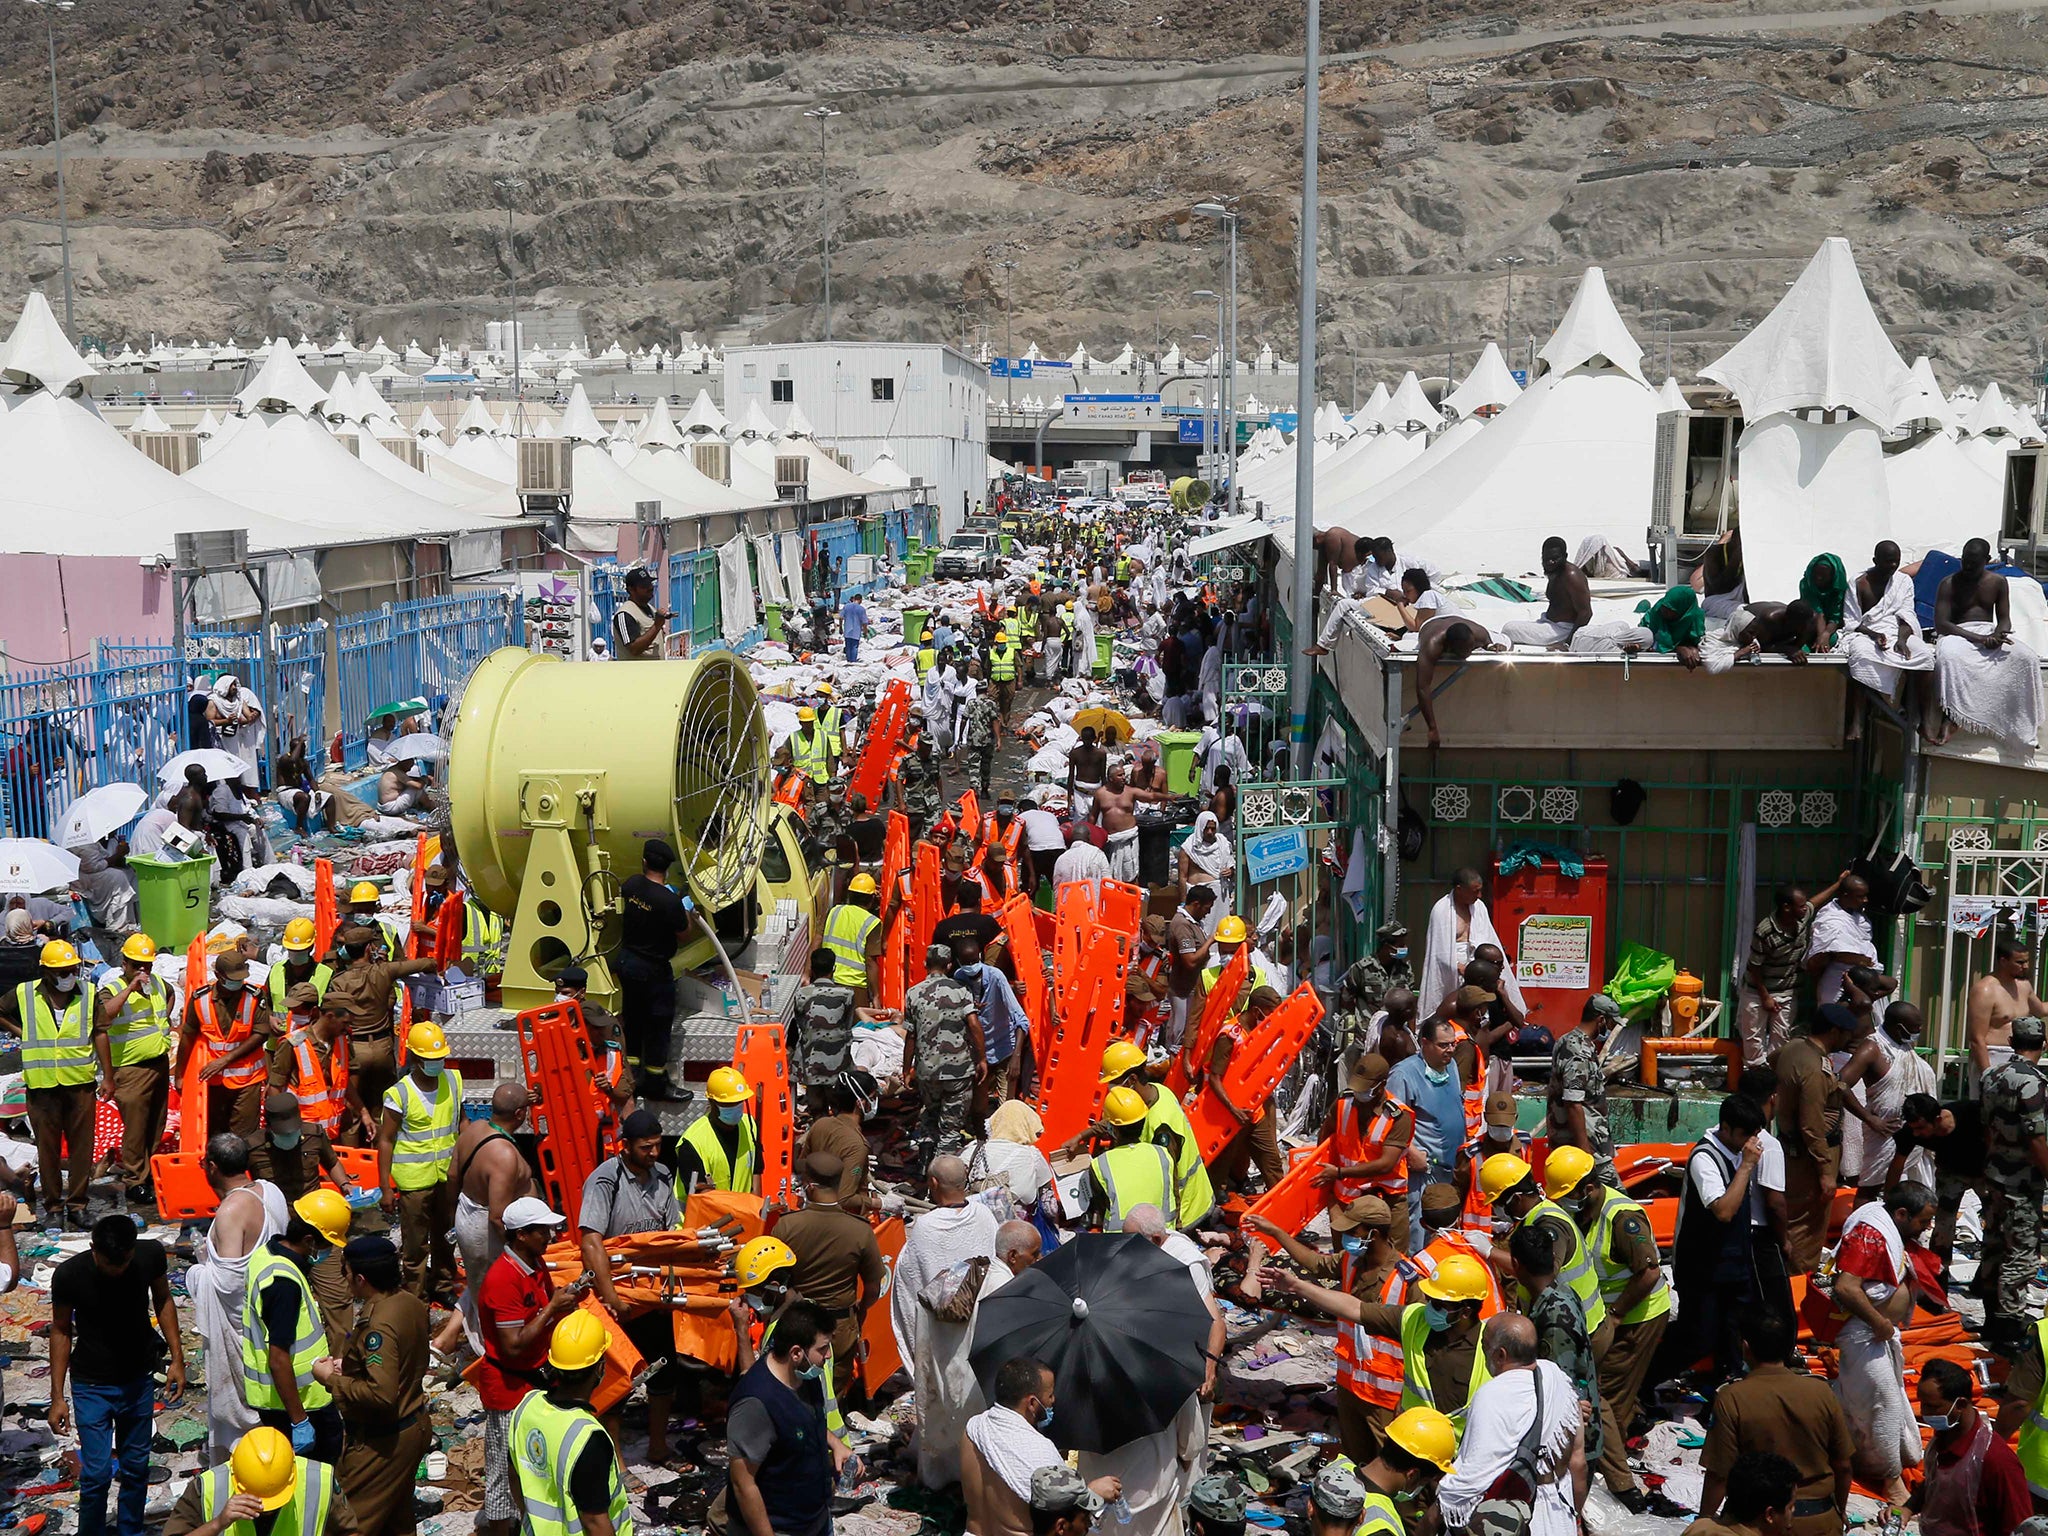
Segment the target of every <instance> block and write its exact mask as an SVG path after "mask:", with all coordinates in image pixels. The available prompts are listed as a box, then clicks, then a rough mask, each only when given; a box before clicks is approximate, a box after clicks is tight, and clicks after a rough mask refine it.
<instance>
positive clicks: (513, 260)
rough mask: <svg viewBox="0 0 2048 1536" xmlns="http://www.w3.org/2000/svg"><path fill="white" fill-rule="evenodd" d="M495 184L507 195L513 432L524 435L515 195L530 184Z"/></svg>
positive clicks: (503, 180) (513, 179) (512, 179)
mask: <svg viewBox="0 0 2048 1536" xmlns="http://www.w3.org/2000/svg"><path fill="white" fill-rule="evenodd" d="M491 184H492V185H493V186H495V187H496V188H497V189H498V190H499V191H500V192H502V193H504V194H505V271H506V273H507V274H508V275H509V276H510V277H511V279H512V431H513V433H514V435H516V436H524V435H525V431H526V405H525V401H524V398H523V397H522V395H521V394H520V389H519V248H518V247H517V246H515V245H514V244H513V243H512V195H513V194H514V193H515V192H518V191H519V190H520V189H521V188H523V187H524V186H525V185H526V183H525V182H523V181H521V180H520V179H519V178H518V177H517V176H500V177H497V178H496V179H495V180H494V181H493V182H492V183H491Z"/></svg>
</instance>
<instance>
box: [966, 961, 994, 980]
mask: <svg viewBox="0 0 2048 1536" xmlns="http://www.w3.org/2000/svg"><path fill="white" fill-rule="evenodd" d="M986 969H987V967H986V965H984V963H983V962H982V961H979V960H977V961H975V962H974V964H972V965H963V966H961V967H960V974H961V975H962V976H966V977H969V978H971V979H972V980H975V981H979V980H981V973H982V972H983V971H984V970H986Z"/></svg>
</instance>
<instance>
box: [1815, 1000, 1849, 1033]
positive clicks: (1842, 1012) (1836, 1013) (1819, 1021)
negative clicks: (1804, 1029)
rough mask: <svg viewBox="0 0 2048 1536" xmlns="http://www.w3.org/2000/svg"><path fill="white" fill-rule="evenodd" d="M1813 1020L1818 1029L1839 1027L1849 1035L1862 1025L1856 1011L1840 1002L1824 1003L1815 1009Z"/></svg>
mask: <svg viewBox="0 0 2048 1536" xmlns="http://www.w3.org/2000/svg"><path fill="white" fill-rule="evenodd" d="M1813 1022H1814V1027H1815V1028H1817V1029H1839V1030H1841V1031H1842V1033H1844V1034H1847V1035H1853V1034H1855V1033H1856V1031H1857V1029H1858V1028H1859V1027H1860V1021H1859V1020H1858V1019H1857V1017H1856V1015H1855V1013H1854V1012H1852V1011H1851V1010H1850V1009H1848V1008H1846V1007H1844V1006H1843V1005H1842V1004H1840V1003H1822V1004H1821V1005H1820V1007H1818V1008H1816V1009H1814V1010H1813Z"/></svg>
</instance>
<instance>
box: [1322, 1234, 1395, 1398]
mask: <svg viewBox="0 0 2048 1536" xmlns="http://www.w3.org/2000/svg"><path fill="white" fill-rule="evenodd" d="M1356 1269H1357V1263H1356V1261H1355V1260H1354V1259H1353V1258H1352V1257H1351V1255H1350V1254H1348V1253H1347V1254H1345V1255H1344V1272H1343V1285H1344V1290H1345V1292H1346V1294H1350V1293H1351V1290H1352V1281H1353V1279H1354V1276H1355V1273H1356ZM1399 1270H1400V1266H1399V1265H1396V1266H1395V1273H1396V1274H1398V1273H1399ZM1337 1385H1338V1386H1340V1387H1342V1388H1343V1389H1344V1390H1345V1391H1346V1392H1349V1393H1350V1394H1351V1395H1352V1396H1353V1397H1356V1398H1358V1399H1360V1400H1361V1401H1363V1402H1366V1403H1370V1404H1371V1405H1372V1406H1373V1407H1375V1408H1398V1407H1399V1406H1400V1405H1401V1345H1400V1343H1399V1341H1398V1340H1394V1339H1383V1338H1381V1337H1380V1336H1379V1335H1378V1334H1376V1333H1367V1332H1366V1331H1365V1329H1364V1328H1363V1327H1361V1326H1360V1325H1359V1324H1357V1323H1339V1324H1338V1325H1337Z"/></svg>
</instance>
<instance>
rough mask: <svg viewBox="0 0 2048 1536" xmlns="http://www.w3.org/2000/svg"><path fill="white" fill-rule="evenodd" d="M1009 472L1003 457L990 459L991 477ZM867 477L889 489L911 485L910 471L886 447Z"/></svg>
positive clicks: (879, 454) (870, 467)
mask: <svg viewBox="0 0 2048 1536" xmlns="http://www.w3.org/2000/svg"><path fill="white" fill-rule="evenodd" d="M1009 472H1010V466H1009V465H1007V464H1005V463H1003V461H1002V460H1001V459H998V458H995V457H993V456H992V457H990V459H989V461H988V477H989V479H991V480H1000V479H1001V478H1002V477H1003V476H1004V475H1006V474H1008V473H1009ZM866 478H867V479H869V480H872V481H873V482H874V483H875V484H876V485H879V486H884V487H886V488H887V489H889V490H904V489H906V488H908V486H909V485H910V471H909V470H907V469H905V468H904V467H903V466H902V465H901V464H898V463H897V462H896V455H895V454H893V453H891V452H890V451H889V450H888V449H887V448H886V447H885V448H883V450H882V451H881V452H880V453H878V454H876V455H875V459H874V462H873V463H872V464H870V465H868V467H867V471H866Z"/></svg>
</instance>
